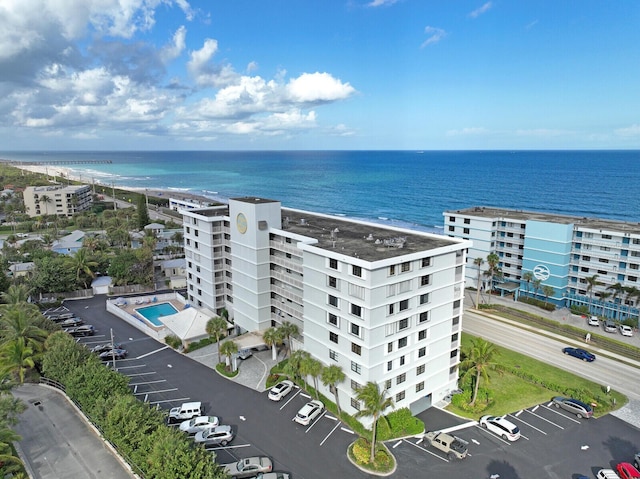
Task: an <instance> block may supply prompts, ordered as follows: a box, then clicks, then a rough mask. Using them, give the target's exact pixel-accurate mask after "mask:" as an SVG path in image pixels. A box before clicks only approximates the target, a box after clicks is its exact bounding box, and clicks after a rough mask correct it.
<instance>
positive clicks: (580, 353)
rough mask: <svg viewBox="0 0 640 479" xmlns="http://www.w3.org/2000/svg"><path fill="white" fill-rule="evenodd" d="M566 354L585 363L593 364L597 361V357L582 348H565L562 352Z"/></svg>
mask: <svg viewBox="0 0 640 479" xmlns="http://www.w3.org/2000/svg"><path fill="white" fill-rule="evenodd" d="M562 352H563V353H564V354H568V355H569V356H573V357H574V358H578V359H582V360H583V361H587V362H589V363H590V362H593V361H595V360H596V355H595V354H592V353H590V352H589V351H586V350H584V349H580V348H564V349H563V350H562Z"/></svg>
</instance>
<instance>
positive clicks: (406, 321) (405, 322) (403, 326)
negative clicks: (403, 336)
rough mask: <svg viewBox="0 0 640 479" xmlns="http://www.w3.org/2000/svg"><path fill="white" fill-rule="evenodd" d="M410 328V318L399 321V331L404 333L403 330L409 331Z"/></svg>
mask: <svg viewBox="0 0 640 479" xmlns="http://www.w3.org/2000/svg"><path fill="white" fill-rule="evenodd" d="M408 327H409V318H405V319H401V320H400V321H398V331H402V330H403V329H407V328H408Z"/></svg>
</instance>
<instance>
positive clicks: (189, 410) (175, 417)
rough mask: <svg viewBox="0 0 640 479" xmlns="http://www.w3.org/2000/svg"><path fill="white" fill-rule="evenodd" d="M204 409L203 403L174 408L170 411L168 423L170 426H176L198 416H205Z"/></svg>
mask: <svg viewBox="0 0 640 479" xmlns="http://www.w3.org/2000/svg"><path fill="white" fill-rule="evenodd" d="M203 415H204V408H203V407H202V403H201V402H199V401H198V402H186V403H183V404H182V405H181V406H179V407H173V408H171V410H170V411H169V417H168V418H167V421H168V422H169V424H175V423H177V422H182V421H185V420H187V419H191V418H192V417H196V416H203Z"/></svg>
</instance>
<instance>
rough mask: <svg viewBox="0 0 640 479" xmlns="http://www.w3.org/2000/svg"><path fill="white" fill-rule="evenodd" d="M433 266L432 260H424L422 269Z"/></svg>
mask: <svg viewBox="0 0 640 479" xmlns="http://www.w3.org/2000/svg"><path fill="white" fill-rule="evenodd" d="M427 266H431V258H422V267H423V268H426V267H427Z"/></svg>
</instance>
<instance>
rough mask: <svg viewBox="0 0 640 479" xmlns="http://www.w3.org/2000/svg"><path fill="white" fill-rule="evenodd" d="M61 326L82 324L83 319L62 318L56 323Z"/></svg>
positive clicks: (67, 326) (71, 326)
mask: <svg viewBox="0 0 640 479" xmlns="http://www.w3.org/2000/svg"><path fill="white" fill-rule="evenodd" d="M58 324H59V325H60V326H61V327H63V328H73V327H74V326H81V325H83V324H84V321H83V320H81V319H80V318H69V319H64V320H62V321H60V322H59V323H58Z"/></svg>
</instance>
